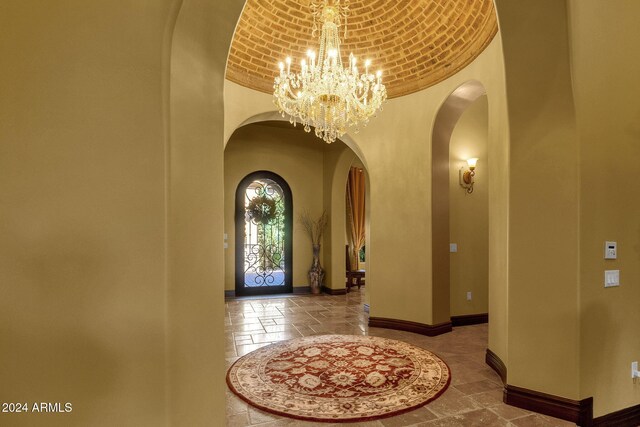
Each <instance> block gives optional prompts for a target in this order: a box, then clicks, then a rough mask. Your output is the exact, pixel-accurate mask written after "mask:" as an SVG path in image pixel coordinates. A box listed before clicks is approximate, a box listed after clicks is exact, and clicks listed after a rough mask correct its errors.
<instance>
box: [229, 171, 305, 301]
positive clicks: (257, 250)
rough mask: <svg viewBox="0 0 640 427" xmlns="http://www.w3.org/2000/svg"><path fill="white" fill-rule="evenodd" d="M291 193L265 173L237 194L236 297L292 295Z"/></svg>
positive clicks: (250, 179) (243, 185)
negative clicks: (288, 293) (287, 293)
mask: <svg viewBox="0 0 640 427" xmlns="http://www.w3.org/2000/svg"><path fill="white" fill-rule="evenodd" d="M292 206H293V204H292V200H291V190H290V189H289V186H288V185H287V183H286V181H284V180H283V179H282V178H281V177H280V176H278V175H276V174H274V173H272V172H267V171H259V172H254V173H252V174H250V175H247V176H246V177H245V178H244V179H243V180H242V181H241V182H240V185H238V189H237V190H236V221H235V223H236V295H263V294H274V293H286V292H292V291H293V287H292V280H291V265H292V263H291V228H292V227H291V216H292Z"/></svg>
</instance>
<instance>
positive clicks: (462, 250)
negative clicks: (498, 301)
mask: <svg viewBox="0 0 640 427" xmlns="http://www.w3.org/2000/svg"><path fill="white" fill-rule="evenodd" d="M488 107H489V106H488V103H487V97H486V96H482V97H481V98H479V99H478V100H476V101H474V102H473V104H471V105H470V106H469V107H467V110H466V111H465V112H464V113H463V114H462V116H461V117H460V119H459V120H458V123H457V124H456V127H455V128H454V130H453V134H452V135H451V143H450V145H449V158H450V161H449V164H450V168H449V218H450V220H449V227H450V230H449V235H450V241H451V242H452V243H456V244H457V245H458V252H456V253H451V254H450V259H451V263H450V286H451V297H450V298H451V316H459V315H464V314H478V313H487V312H488V310H489V284H488V279H489V261H488V258H489V240H488V239H489V218H488V214H489V206H488V193H489V185H488V184H489V180H488V171H489V167H488V166H489V163H488V162H490V161H491V159H488V158H487V135H488V117H489V111H488ZM470 157H478V158H479V160H478V165H477V168H476V175H475V177H474V181H475V184H474V187H473V193H471V194H467V192H466V190H465V189H464V188H462V187H461V186H460V178H459V171H460V168H461V167H463V166H464V167H465V170H467V169H468V167H467V162H466V159H468V158H470ZM467 292H471V295H472V298H471V301H467Z"/></svg>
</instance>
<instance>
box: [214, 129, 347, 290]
mask: <svg viewBox="0 0 640 427" xmlns="http://www.w3.org/2000/svg"><path fill="white" fill-rule="evenodd" d="M331 145H332V146H333V145H334V144H331ZM325 146H326V147H325ZM340 146H342V147H344V144H341V143H340V142H339V141H336V143H335V147H338V148H339V147H340ZM328 147H329V146H328V145H327V144H326V143H325V142H324V141H322V140H320V139H318V138H316V137H315V135H313V134H308V133H305V132H303V131H301V130H300V129H293V127H291V128H288V127H287V128H278V127H270V126H264V125H259V124H252V125H248V126H244V127H242V128H240V129H238V130H236V131H235V132H234V133H233V135H232V137H231V139H230V140H229V142H228V144H227V147H226V149H225V153H224V194H225V195H224V206H225V213H224V218H225V233H227V235H228V244H229V247H228V249H226V250H225V289H227V290H233V289H235V220H234V218H235V195H236V189H237V188H238V184H239V183H240V181H241V180H242V179H243V178H244V177H245V176H247V175H248V174H250V173H252V172H255V171H259V170H267V171H271V172H274V173H276V174H278V175H280V176H281V177H282V178H283V179H284V180H285V181H287V183H288V184H289V187H291V193H292V198H293V222H292V225H293V286H294V287H296V286H308V285H309V280H308V278H307V272H308V271H309V268H310V267H311V260H312V258H313V256H312V248H311V241H310V240H309V237H308V236H307V234H306V233H305V231H304V229H303V228H302V226H301V225H300V223H299V222H298V216H299V215H300V213H301V212H303V211H304V210H308V211H309V213H310V214H311V216H312V218H317V217H319V216H320V215H321V214H322V211H323V210H324V209H325V207H324V150H325V149H326V148H328ZM323 252H324V251H323ZM322 255H323V254H321V258H320V261H321V264H322V265H323V266H324V264H325V262H324V256H322Z"/></svg>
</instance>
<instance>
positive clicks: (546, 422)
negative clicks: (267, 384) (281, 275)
mask: <svg viewBox="0 0 640 427" xmlns="http://www.w3.org/2000/svg"><path fill="white" fill-rule="evenodd" d="M363 300H364V289H362V290H360V291H357V290H356V291H352V292H351V293H349V294H347V295H335V296H329V295H319V296H312V295H308V296H306V295H305V296H290V297H289V296H287V297H282V296H278V297H265V298H250V299H235V300H229V301H227V302H226V318H225V332H226V356H227V367H229V366H231V364H232V363H233V362H235V361H236V360H237V359H238V358H239V357H240V356H243V355H245V354H247V353H249V352H251V351H253V350H255V349H258V348H260V347H262V346H265V345H268V344H271V343H274V342H277V341H283V340H288V339H291V338H296V337H302V336H307V335H319V334H352V335H367V334H368V335H375V336H379V337H386V338H391V339H395V340H400V341H405V342H408V343H410V344H413V345H415V346H418V347H423V348H425V349H427V350H429V351H432V352H433V353H435V354H437V355H438V356H439V357H441V358H442V359H443V360H444V361H445V362H446V363H447V364H448V365H449V368H450V369H451V373H452V381H451V385H450V386H449V388H448V389H447V391H446V392H445V393H444V394H443V395H442V396H440V397H439V398H438V399H436V400H435V401H433V402H430V403H428V404H427V405H425V406H423V407H422V408H419V409H416V410H414V411H411V412H408V413H406V414H401V415H398V416H395V417H389V418H384V419H380V420H376V421H370V422H362V423H348V424H330V423H315V422H305V421H298V420H293V419H289V418H285V417H281V416H277V415H273V414H269V413H266V412H264V411H261V410H259V409H256V408H253V407H252V406H250V405H248V404H247V403H245V402H244V401H242V400H241V399H239V398H238V397H236V396H235V395H234V394H233V393H232V392H231V391H229V390H227V426H233V427H243V426H261V427H272V426H300V427H305V426H323V427H326V426H330V425H331V426H337V425H342V426H345V425H349V426H372V427H374V426H377V427H383V426H384V427H401V426H425V427H427V426H483V427H484V426H487V427H490V426H513V427H530V426H531V427H534V426H535V427H537V426H549V427H555V426H572V425H574V424H573V423H569V422H566V421H562V420H558V419H555V418H551V417H547V416H545V415H540V414H536V413H533V412H529V411H525V410H522V409H518V408H515V407H512V406H508V405H505V404H504V403H502V382H501V381H500V377H498V375H497V374H496V373H495V372H494V371H493V370H492V369H491V368H489V367H488V366H487V365H486V364H485V363H484V357H485V350H486V348H487V339H488V328H487V325H486V324H485V325H473V326H464V327H457V328H454V330H453V332H451V333H448V334H444V335H440V336H437V337H426V336H423V335H418V334H413V333H410V332H402V331H394V330H390V329H380V328H369V327H368V326H367V321H368V314H367V313H365V311H364V309H363V305H364V303H363Z"/></svg>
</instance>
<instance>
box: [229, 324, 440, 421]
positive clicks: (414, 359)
mask: <svg viewBox="0 0 640 427" xmlns="http://www.w3.org/2000/svg"><path fill="white" fill-rule="evenodd" d="M450 381H451V374H450V372H449V368H448V367H447V365H446V364H445V363H444V362H443V361H442V360H441V359H440V358H438V357H437V356H435V355H434V354H433V353H430V352H429V351H427V350H424V349H422V348H418V347H414V346H412V345H410V344H407V343H404V342H401V341H395V340H390V339H386V338H378V337H370V336H355V335H320V336H310V337H304V338H297V339H294V340H290V341H283V342H280V343H275V344H271V345H269V346H266V347H262V348H260V349H258V350H255V351H253V352H251V353H249V354H247V355H245V356H243V357H241V358H240V359H238V360H237V361H236V362H235V363H234V364H233V366H231V368H230V369H229V372H228V373H227V384H229V387H230V388H231V390H232V391H233V392H234V393H235V394H237V395H238V396H240V398H242V399H243V400H245V401H246V402H247V403H249V404H251V405H253V406H255V407H257V408H260V409H262V410H265V411H268V412H271V413H274V414H278V415H284V416H286V417H291V418H297V419H302V420H308V421H327V422H355V421H364V420H372V419H376V418H382V417H388V416H391V415H397V414H399V413H401V412H406V411H409V410H411V409H414V408H417V407H419V406H422V405H424V404H425V403H427V402H429V401H431V400H433V399H435V398H436V397H438V396H439V395H440V394H441V393H442V392H444V390H446V388H447V386H448V385H449V382H450Z"/></svg>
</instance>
